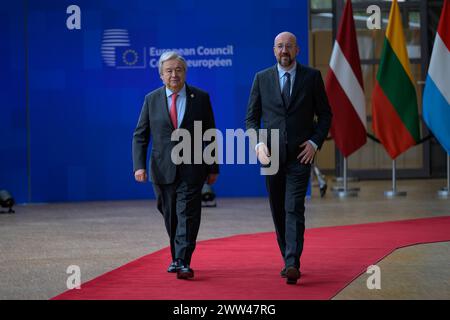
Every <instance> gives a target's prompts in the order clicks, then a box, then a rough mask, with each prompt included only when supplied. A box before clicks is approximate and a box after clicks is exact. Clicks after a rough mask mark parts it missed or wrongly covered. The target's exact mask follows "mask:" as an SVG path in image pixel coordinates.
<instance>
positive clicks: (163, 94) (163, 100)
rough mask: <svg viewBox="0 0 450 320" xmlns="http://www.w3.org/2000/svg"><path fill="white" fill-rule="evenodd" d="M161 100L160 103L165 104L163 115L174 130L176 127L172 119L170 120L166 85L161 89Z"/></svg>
mask: <svg viewBox="0 0 450 320" xmlns="http://www.w3.org/2000/svg"><path fill="white" fill-rule="evenodd" d="M159 101H160V105H161V106H163V109H164V110H163V111H162V113H163V117H164V118H165V119H166V122H167V123H168V125H169V126H170V127H171V128H172V130H173V129H174V127H173V124H172V120H170V114H169V105H168V104H167V95H166V87H165V86H164V87H162V88H161V90H160V91H159Z"/></svg>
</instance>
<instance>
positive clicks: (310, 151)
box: [297, 141, 316, 164]
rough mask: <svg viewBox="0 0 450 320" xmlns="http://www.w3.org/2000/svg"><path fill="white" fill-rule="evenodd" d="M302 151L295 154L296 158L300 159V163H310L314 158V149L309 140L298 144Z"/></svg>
mask: <svg viewBox="0 0 450 320" xmlns="http://www.w3.org/2000/svg"><path fill="white" fill-rule="evenodd" d="M300 147H301V148H303V151H302V152H301V153H300V154H299V155H298V156H297V159H301V160H300V163H304V164H310V163H312V162H313V160H314V155H315V154H316V149H314V147H313V145H312V144H311V143H309V141H305V142H303V143H302V144H301V145H300Z"/></svg>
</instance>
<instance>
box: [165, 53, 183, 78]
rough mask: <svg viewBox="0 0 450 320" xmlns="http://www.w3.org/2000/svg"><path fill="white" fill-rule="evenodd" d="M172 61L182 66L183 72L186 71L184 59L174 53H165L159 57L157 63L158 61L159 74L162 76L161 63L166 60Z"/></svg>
mask: <svg viewBox="0 0 450 320" xmlns="http://www.w3.org/2000/svg"><path fill="white" fill-rule="evenodd" d="M173 59H176V60H178V61H180V62H181V63H182V64H183V67H184V71H187V64H186V60H184V58H183V57H182V56H181V55H179V54H178V53H177V52H176V51H166V52H164V53H163V54H162V55H161V57H159V61H158V70H159V74H162V65H163V63H164V62H166V61H168V60H173Z"/></svg>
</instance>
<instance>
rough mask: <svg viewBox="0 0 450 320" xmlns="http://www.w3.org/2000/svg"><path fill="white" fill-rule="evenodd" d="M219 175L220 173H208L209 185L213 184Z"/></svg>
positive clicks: (207, 181) (207, 180)
mask: <svg viewBox="0 0 450 320" xmlns="http://www.w3.org/2000/svg"><path fill="white" fill-rule="evenodd" d="M218 177H219V174H217V173H210V174H208V177H207V178H206V183H207V184H209V185H212V184H214V183H215V182H216V180H217V178H218Z"/></svg>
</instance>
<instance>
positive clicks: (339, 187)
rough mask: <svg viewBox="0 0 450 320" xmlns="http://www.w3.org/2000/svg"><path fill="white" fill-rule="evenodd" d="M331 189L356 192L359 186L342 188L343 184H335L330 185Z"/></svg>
mask: <svg viewBox="0 0 450 320" xmlns="http://www.w3.org/2000/svg"><path fill="white" fill-rule="evenodd" d="M331 190H332V191H333V192H341V191H344V190H347V191H352V192H358V191H360V190H361V188H360V187H352V188H348V187H347V189H344V187H343V186H341V185H337V186H333V187H331Z"/></svg>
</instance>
